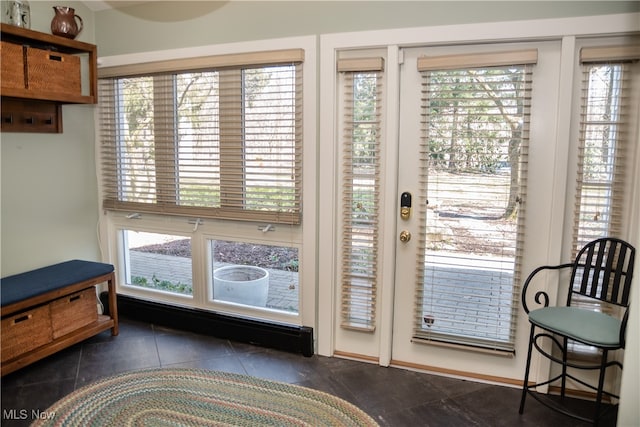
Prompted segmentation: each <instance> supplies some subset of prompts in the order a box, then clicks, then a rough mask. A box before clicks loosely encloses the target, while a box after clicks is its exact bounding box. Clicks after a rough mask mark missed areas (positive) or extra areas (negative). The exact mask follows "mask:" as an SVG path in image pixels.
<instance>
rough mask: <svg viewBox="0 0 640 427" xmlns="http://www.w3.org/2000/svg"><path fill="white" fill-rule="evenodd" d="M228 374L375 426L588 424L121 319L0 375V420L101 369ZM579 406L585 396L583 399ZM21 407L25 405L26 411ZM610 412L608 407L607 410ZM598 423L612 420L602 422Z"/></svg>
mask: <svg viewBox="0 0 640 427" xmlns="http://www.w3.org/2000/svg"><path fill="white" fill-rule="evenodd" d="M168 366H172V367H190V368H202V369H211V370H220V371H227V372H235V373H240V374H248V375H253V376H256V377H260V378H266V379H271V380H276V381H281V382H287V383H295V384H299V385H302V386H306V387H310V388H314V389H318V390H322V391H325V392H328V393H331V394H333V395H336V396H340V397H342V398H343V399H345V400H347V401H349V402H351V403H353V404H355V405H356V406H358V407H360V408H361V409H363V410H364V411H366V412H367V413H369V414H370V415H371V416H372V417H373V418H374V419H376V420H377V421H378V422H379V423H380V425H382V426H456V427H458V426H557V425H563V426H585V425H587V424H586V423H582V422H580V421H575V420H572V419H570V418H566V417H564V416H562V415H560V414H557V413H555V412H552V411H551V410H549V409H547V408H546V407H544V406H542V405H540V404H539V403H538V402H537V401H535V399H532V398H528V399H527V404H526V408H525V412H524V414H523V415H520V414H518V404H519V399H520V390H519V389H515V388H510V387H501V386H495V385H487V384H481V383H476V382H471V381H464V380H458V379H452V378H446V377H441V376H434V375H429V374H424V373H418V372H413V371H407V370H402V369H397V368H384V367H380V366H377V365H372V364H368V363H362V362H356V361H352V360H345V359H339V358H329V357H322V356H317V355H316V356H313V357H303V356H301V355H297V354H291V353H286V352H281V351H276V350H272V349H266V348H261V347H256V346H252V345H248V344H242V343H236V342H232V341H228V340H224V339H219V338H214V337H210V336H205V335H198V334H193V333H190V332H184V331H178V330H174V329H168V328H164V327H159V326H156V325H152V324H148V323H141V322H137V321H133V320H129V319H126V318H124V319H121V322H120V335H119V336H118V337H111V336H110V334H109V332H108V331H107V332H104V333H102V334H100V335H98V336H96V337H94V338H91V339H89V340H87V341H84V342H83V343H80V344H77V345H75V346H73V347H71V348H68V349H66V350H63V351H62V352H60V353H57V354H55V355H53V356H50V357H49V358H46V359H44V360H42V361H39V362H37V363H35V364H33V365H31V366H28V367H26V368H24V369H22V370H19V371H17V372H14V373H12V374H9V375H7V376H5V377H4V378H2V387H1V388H2V395H1V398H2V419H1V422H0V424H1V425H2V426H6V427H10V426H26V425H29V424H30V421H31V420H29V419H28V418H29V417H28V416H27V417H26V418H27V419H19V418H22V417H21V414H30V413H31V410H32V409H38V410H41V411H44V410H45V409H46V408H47V407H48V406H49V405H51V404H52V403H54V402H55V401H56V400H58V399H60V398H62V397H63V396H65V395H66V394H68V393H70V392H72V391H73V390H75V389H77V388H79V387H82V386H84V385H86V384H89V383H91V382H92V381H95V380H97V379H100V378H103V377H105V376H109V375H113V374H116V373H121V372H125V371H130V370H136V369H143V368H157V367H168ZM580 404H583V403H580ZM23 410H24V411H23ZM613 418H615V414H614V415H613ZM604 425H615V420H608V422H607V423H604Z"/></svg>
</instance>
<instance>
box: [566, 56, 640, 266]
mask: <svg viewBox="0 0 640 427" xmlns="http://www.w3.org/2000/svg"><path fill="white" fill-rule="evenodd" d="M598 51H601V48H598V49H595V48H591V49H590V48H586V49H582V51H581V62H582V76H583V78H582V96H581V99H580V103H581V108H582V111H581V115H580V139H579V147H578V175H577V177H576V200H575V210H574V221H573V245H572V250H573V252H572V255H573V257H575V255H576V253H577V252H578V250H580V248H582V246H584V245H585V244H586V243H587V242H589V241H591V240H594V239H597V238H600V237H606V236H611V237H619V236H620V232H621V227H622V221H623V211H624V206H625V205H624V202H625V188H626V185H627V184H626V182H627V181H628V180H629V172H628V170H627V166H626V160H627V159H628V158H630V154H631V153H630V147H629V144H630V141H629V140H628V135H629V130H628V127H629V124H630V123H629V113H630V111H629V108H630V105H629V103H630V98H631V97H630V86H631V75H632V73H631V66H632V64H631V62H629V61H628V60H625V59H619V58H618V57H617V55H622V51H620V49H613V48H612V49H610V50H608V52H609V55H608V56H609V57H608V58H607V57H602V56H594V55H595V52H598ZM603 52H604V51H603ZM614 53H617V55H615V54H614ZM624 56H625V57H628V55H624ZM603 61H606V62H603Z"/></svg>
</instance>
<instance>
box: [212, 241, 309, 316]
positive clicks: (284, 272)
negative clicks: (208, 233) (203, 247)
mask: <svg viewBox="0 0 640 427" xmlns="http://www.w3.org/2000/svg"><path fill="white" fill-rule="evenodd" d="M209 245H210V253H211V261H212V262H211V265H212V268H213V270H212V272H211V273H212V274H211V277H212V278H213V283H212V285H211V286H212V290H213V299H214V301H222V302H227V303H234V304H241V305H247V306H252V307H262V308H268V309H273V310H280V311H285V312H288V313H294V314H297V313H298V308H299V303H298V301H299V295H300V292H299V274H298V263H299V261H298V249H297V248H293V247H286V246H274V245H260V244H255V243H246V242H232V241H227V240H210V241H209Z"/></svg>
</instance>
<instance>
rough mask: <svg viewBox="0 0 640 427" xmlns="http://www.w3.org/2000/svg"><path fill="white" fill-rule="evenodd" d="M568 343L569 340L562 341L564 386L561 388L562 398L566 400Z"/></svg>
mask: <svg viewBox="0 0 640 427" xmlns="http://www.w3.org/2000/svg"><path fill="white" fill-rule="evenodd" d="M567 343H568V340H567V339H566V338H564V339H563V340H562V385H561V386H560V397H561V398H562V399H564V394H565V390H566V389H567V353H569V352H568V351H567Z"/></svg>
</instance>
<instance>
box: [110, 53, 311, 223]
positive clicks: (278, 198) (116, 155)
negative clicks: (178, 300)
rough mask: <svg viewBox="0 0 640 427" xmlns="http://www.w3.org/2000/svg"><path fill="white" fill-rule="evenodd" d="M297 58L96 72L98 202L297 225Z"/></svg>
mask: <svg viewBox="0 0 640 427" xmlns="http://www.w3.org/2000/svg"><path fill="white" fill-rule="evenodd" d="M301 56H302V55H301V52H300V51H299V50H293V51H282V52H281V51H276V52H271V53H270V54H267V53H262V54H246V55H244V56H243V55H231V56H229V55H225V56H221V57H209V58H203V59H199V60H191V61H182V62H175V61H167V62H163V63H156V64H141V65H140V66H136V67H123V68H121V69H118V68H115V69H107V70H101V78H100V80H99V90H100V142H101V159H102V178H103V190H104V201H103V205H104V208H105V209H110V210H122V211H129V212H149V213H158V214H168V215H183V216H190V217H200V218H222V219H238V220H252V221H268V222H280V223H289V224H297V223H300V217H301V211H302V206H301V184H302V183H301V177H302V170H301V164H302V63H301V62H300V61H301ZM243 58H244V60H245V61H246V63H247V64H249V65H242V60H243ZM208 64H209V66H208V67H207V65H208ZM238 64H241V65H238ZM188 66H191V67H193V68H194V69H193V70H189V69H187V68H188ZM171 67H176V68H179V71H170V70H169V71H167V69H170V68H171ZM157 70H163V71H162V72H158V71H157ZM135 73H138V74H135Z"/></svg>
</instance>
